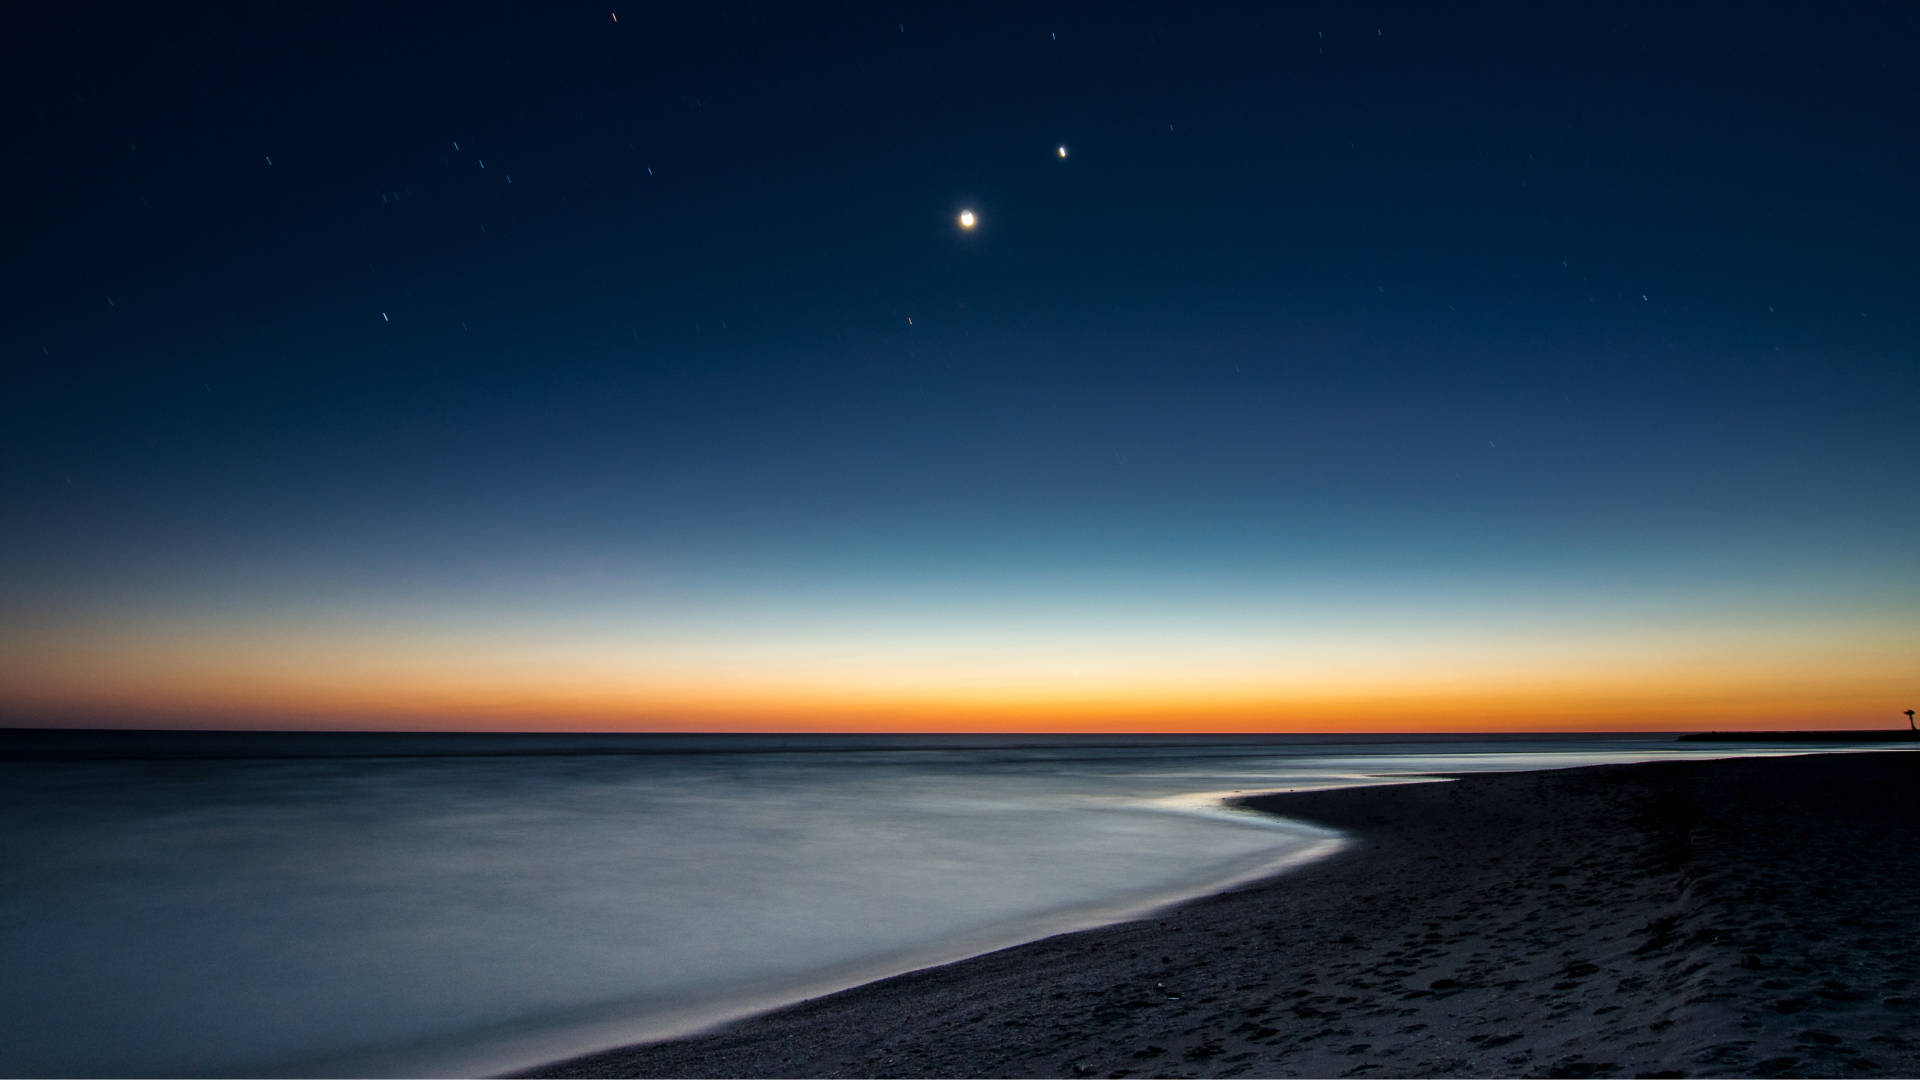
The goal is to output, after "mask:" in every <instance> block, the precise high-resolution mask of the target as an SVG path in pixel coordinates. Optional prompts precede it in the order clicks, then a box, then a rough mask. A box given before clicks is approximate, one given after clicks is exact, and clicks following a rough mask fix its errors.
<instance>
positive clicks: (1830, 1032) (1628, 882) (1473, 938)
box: [533, 752, 1920, 1076]
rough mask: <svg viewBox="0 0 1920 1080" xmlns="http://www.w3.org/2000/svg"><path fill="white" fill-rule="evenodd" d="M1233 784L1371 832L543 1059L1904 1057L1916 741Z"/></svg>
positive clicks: (1168, 1069) (1136, 1064)
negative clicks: (782, 997) (711, 1029)
mask: <svg viewBox="0 0 1920 1080" xmlns="http://www.w3.org/2000/svg"><path fill="white" fill-rule="evenodd" d="M1250 801H1251V803H1252V804H1253V805H1255V806H1258V807H1260V808H1262V809H1266V810H1270V811H1272V812H1275V813H1282V814H1286V815H1289V816H1293V817H1298V818H1304V819H1307V820H1311V821H1315V822H1320V823H1323V824H1327V825H1331V826H1334V827H1337V828H1340V829H1344V830H1348V831H1349V832H1350V833H1351V834H1353V835H1354V836H1355V837H1356V838H1357V839H1358V843H1357V844H1356V845H1355V846H1354V848H1353V849H1351V850H1350V851H1348V852H1347V853H1344V854H1342V855H1339V856H1336V857H1335V858H1333V859H1330V860H1328V861H1326V862H1324V863H1320V864H1316V865H1314V866H1310V867H1308V868H1306V869H1303V870H1300V871H1298V872H1295V873H1291V874H1287V875H1284V876H1281V877H1279V878H1275V879H1272V880H1270V881H1267V882H1263V883H1260V884H1257V885H1253V886H1249V887H1246V888H1243V889H1239V890H1235V891H1233V892H1230V893H1226V894H1222V895H1220V896H1215V897H1209V898H1206V899H1203V900H1198V901H1195V902H1192V903H1189V904H1185V905H1183V906H1181V907H1179V908H1176V909H1173V910H1171V911H1168V912H1166V913H1165V914H1163V915H1161V916H1159V917H1156V918H1153V919H1149V920H1145V921H1141V922H1136V923H1129V924H1124V925H1120V926H1112V927H1106V928H1102V929H1099V930H1093V931H1087V932H1083V933H1077V934H1068V935H1063V936H1060V937H1055V938H1050V939H1047V940H1045V941H1039V942H1034V943H1032V944H1029V945H1024V946H1020V947H1017V948H1013V949H1007V950H1003V951H1001V952H997V953H992V954H989V955H986V956H981V957H976V958H974V959H972V960H968V961H965V962H962V963H958V964H951V965H947V966H945V967H939V968H932V969H928V970H926V971H920V972H914V973H912V974H908V975H903V976H900V977H898V978H894V979H888V980H885V981H883V982H878V983H873V984H870V985H867V986H863V987H858V988H856V989H853V990H849V991H846V992H844V993H840V994H835V995H832V996H829V997H825V998H820V999H817V1000H814V1001H810V1002H805V1003H803V1004H800V1005H797V1006H794V1007H792V1008H788V1009H784V1010H781V1011H779V1012H775V1013H771V1014H768V1015H765V1016H761V1017H757V1018H754V1019H751V1020H747V1021H744V1022H742V1023H739V1024H737V1025H734V1026H732V1027H730V1028H727V1029H724V1030H722V1031H719V1032H715V1033H713V1034H709V1035H705V1036H701V1037H697V1038H691V1039H683V1040H677V1041H673V1042H667V1043H659V1044H654V1045H648V1046H640V1047H632V1048H627V1049H623V1050H615V1051H609V1052H607V1053H603V1054H596V1055H591V1056H588V1057H583V1058H578V1059H574V1060H572V1061H568V1062H562V1063H559V1064H555V1065H551V1066H548V1067H546V1068H544V1069H541V1070H538V1071H537V1072H536V1073H534V1074H533V1075H549V1076H620V1075H636V1076H703V1075H722V1076H761V1075H769V1076H864V1075H916V1076H917V1075H937V1076H1002V1075H1011V1076H1040V1075H1072V1076H1094V1075H1097V1076H1147V1075H1154V1076H1180V1075H1188V1076H1201V1075H1205V1076H1237V1075H1249V1076H1292V1075H1305V1076H1412V1075H1441V1076H1447V1075H1542V1076H1634V1075H1686V1076H1697V1075H1750V1076H1784V1075H1825V1076H1836V1075H1839V1076H1847V1075H1893V1076H1914V1075H1920V1025H1917V1024H1916V1021H1917V1020H1920V986H1917V985H1916V979H1920V755H1909V754H1905V753H1897V752H1895V753H1875V754H1847V755H1823V756H1809V757H1793V758H1769V759H1749V760H1733V761H1707V762H1672V763H1660V764H1651V765H1622V766H1603V767H1598V768H1587V769H1571V770H1564V771H1556V772H1536V773H1519V774H1508V775H1495V776H1473V777H1468V778H1465V779H1461V780H1458V781H1454V782H1449V783H1442V784H1419V785H1406V786H1396V787H1392V788H1367V789H1354V790H1347V791H1333V792H1311V793H1302V794H1297V795H1278V796H1266V797H1261V798H1258V799H1254V800H1250Z"/></svg>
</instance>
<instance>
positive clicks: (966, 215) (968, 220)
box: [960, 210, 974, 229]
mask: <svg viewBox="0 0 1920 1080" xmlns="http://www.w3.org/2000/svg"><path fill="white" fill-rule="evenodd" d="M973 223H974V217H973V211H971V210H962V211H960V227H961V228H963V229H971V228H973Z"/></svg>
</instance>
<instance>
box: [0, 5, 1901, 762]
mask: <svg viewBox="0 0 1920 1080" xmlns="http://www.w3.org/2000/svg"><path fill="white" fill-rule="evenodd" d="M1563 6H1564V5H1528V6H1525V7H1520V8H1516V9H1514V10H1506V11H1493V10H1490V9H1465V10H1447V9H1448V8H1450V7H1451V6H1450V5H1431V4H1410V5H1405V6H1395V5H1383V4H1342V5H1273V6H1271V7H1265V6H1259V8H1264V9H1256V6H1254V5H1248V6H1247V8H1246V9H1241V8H1238V7H1218V8H1205V7H1202V6H1199V5H1177V4H1167V5H1152V6H1141V7H1129V6H1123V5H1116V4H1106V3H1101V4H1086V5H1073V4H1019V5H1008V6H1005V7H987V6H979V7H971V6H970V7H960V6H939V7H920V6H873V7H838V6H833V7H830V6H825V5H818V4H777V5H770V6H767V7H764V8H761V7H753V6H742V5H732V4H729V5H724V6H722V5H703V4H687V5H650V6H634V7H632V8H628V7H625V6H623V5H620V4H612V5H611V6H608V5H607V4H603V5H601V6H588V5H583V4H526V5H497V4H488V3H479V4H462V5H457V6H455V5H445V6H440V5H395V6H386V5H370V4H369V5H346V4H334V5H327V6H325V7H323V8H313V9H307V8H301V7H298V6H293V7H290V6H286V5H262V6H259V7H235V8H217V9H216V8H204V9H202V8H197V7H185V6H165V5H154V6H151V7H141V8H138V9H135V10H115V9H113V8H90V7H78V6H64V8H63V9H62V10H51V9H50V10H48V11H42V12H38V13H36V14H34V15H33V16H31V18H30V19H29V21H27V22H22V23H17V24H15V25H14V26H13V27H12V28H11V29H10V33H9V36H10V37H11V38H12V41H11V43H10V45H9V46H8V50H9V52H11V53H12V54H13V55H12V56H11V57H10V58H9V61H8V63H7V65H6V68H7V74H6V75H5V76H4V77H5V78H7V79H8V80H9V81H11V82H13V83H14V85H12V86H10V87H8V91H7V94H6V100H7V102H8V119H7V122H6V125H5V128H4V130H5V135H6V154H5V160H6V162H7V168H6V170H5V177H4V180H3V181H0V183H4V184H5V185H6V188H7V192H6V194H7V205H8V206H9V208H10V212H9V213H8V215H7V218H8V226H7V240H6V243H5V245H4V248H3V249H0V258H4V260H5V263H4V267H5V282H6V289H5V300H4V307H3V308H0V311H3V312H4V318H0V357H4V362H5V370H6V382H5V388H6V389H5V393H4V394H0V423H3V425H4V428H3V430H0V485H4V500H5V502H4V505H5V507H6V512H5V513H4V514H3V515H0V717H3V718H4V720H5V722H10V723H15V724H41V723H54V724H152V725H167V726H180V725H189V726H250V725H267V726H296V727H493V728H499V727H507V728H513V727H529V728H573V729H585V728H620V727H630V728H639V729H646V728H687V727H692V728H719V729H750V728H802V729H860V728H888V729H897V730H915V729H936V728H972V729H987V730H1013V729H1093V730H1120V729H1135V730H1139V729H1147V730H1193V731H1204V730H1223V729H1242V728H1255V729H1273V730H1303V729H1304V730H1406V729H1413V728H1447V729H1476V728H1552V729H1568V728H1571V729H1602V728H1614V729H1620V728H1685V727H1709V726H1715V727H1728V726H1740V725H1752V726H1825V725H1832V726H1880V725H1887V724H1895V723H1901V722H1903V721H1904V717H1902V716H1900V715H1899V710H1901V709H1904V708H1907V707H1909V706H1910V705H1912V704H1914V702H1913V701H1912V700H1910V699H1911V698H1912V697H1914V696H1916V695H1920V480H1917V479H1916V477H1920V468H1917V466H1920V424H1917V423H1916V418H1915V412H1916V410H1915V406H1916V404H1920V349H1917V348H1916V342H1920V199H1917V198H1916V195H1917V194H1920V186H1917V185H1916V179H1920V168H1917V166H1920V137H1917V136H1920V123H1916V112H1915V105H1916V102H1920V75H1917V74H1916V72H1920V64H1916V63H1915V62H1914V56H1915V54H1916V45H1920V14H1917V13H1920V8H1915V7H1913V6H1910V5H1903V4H1892V3H1889V4H1885V5H1851V6H1849V5H1826V4H1823V5H1811V4H1810V5H1805V6H1804V7H1802V8H1801V9H1800V10H1798V11H1794V12H1781V11H1760V10H1756V9H1755V8H1754V7H1752V6H1749V5H1716V6H1709V7H1696V8H1692V9H1690V10H1688V11H1685V12H1676V11H1672V10H1667V9H1664V8H1662V7H1647V8H1644V9H1637V8H1629V7H1622V6H1619V5H1612V4H1608V5H1591V6H1588V7H1589V8H1590V10H1588V11H1586V12H1585V13H1577V14H1569V13H1567V12H1563V11H1560V10H1558V9H1559V8H1561V7H1563ZM52 7H56V8H58V7H62V6H57V5H56V6H52ZM34 20H38V21H34ZM1061 148H1064V149H1065V150H1066V154H1065V156H1064V157H1063V156H1062V155H1061V153H1060V150H1061ZM966 210H971V211H972V212H973V213H975V214H976V215H977V223H976V225H975V226H974V227H973V228H971V229H963V228H961V227H960V226H959V224H958V216H959V215H960V213H961V212H962V211H966Z"/></svg>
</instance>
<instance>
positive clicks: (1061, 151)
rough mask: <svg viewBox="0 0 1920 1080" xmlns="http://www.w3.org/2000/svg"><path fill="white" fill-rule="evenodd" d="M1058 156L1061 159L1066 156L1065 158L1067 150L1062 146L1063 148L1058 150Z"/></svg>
mask: <svg viewBox="0 0 1920 1080" xmlns="http://www.w3.org/2000/svg"><path fill="white" fill-rule="evenodd" d="M1060 156H1061V157H1066V156H1067V148H1066V147H1064V146H1063V147H1061V148H1060Z"/></svg>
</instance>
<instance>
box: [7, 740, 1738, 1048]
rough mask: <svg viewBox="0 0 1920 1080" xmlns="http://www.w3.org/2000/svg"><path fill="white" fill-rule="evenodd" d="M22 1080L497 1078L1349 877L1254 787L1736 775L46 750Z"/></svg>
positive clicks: (675, 749) (34, 826)
mask: <svg viewBox="0 0 1920 1080" xmlns="http://www.w3.org/2000/svg"><path fill="white" fill-rule="evenodd" d="M3 745H4V746H5V747H7V748H10V750H11V753H10V754H9V756H10V758H11V760H5V761H0V790H4V792H5V794H4V795H3V796H0V1073H4V1074H6V1075H21V1074H39V1075H75V1074H96V1075H99V1074H117V1075H178V1074H195V1075H209V1074H235V1073H255V1074H261V1073H264V1074H288V1073H302V1072H307V1073H326V1074H355V1073H390V1072H407V1073H413V1074H431V1073H444V1072H454V1073H471V1072H478V1071H488V1070H501V1069H506V1068H512V1067H516V1066H524V1065H530V1064H534V1063H537V1062H539V1061H541V1060H547V1059H551V1058H554V1057H558V1056H562V1055H565V1054H570V1053H576V1052H581V1051H585V1050H589V1049H596V1048H599V1047H602V1046H607V1045H612V1044H617V1043H621V1042H628V1041H633V1040H636V1039H640V1038H644V1037H651V1036H657V1035H661V1034H665V1033H669V1032H674V1031H684V1030H687V1029H689V1028H691V1027H695V1026H698V1025H701V1024H705V1023H711V1022H714V1021H715V1020H718V1019H721V1018H724V1017H727V1016H732V1015H738V1014H740V1013H741V1012H742V1011H746V1010H751V1009H755V1008H764V1007H768V1006H770V1005H774V1004H778V1003H781V1002H783V1001H788V1000H793V999H795V998H798V997H801V996H806V995H809V994H812V993H818V992H823V991H825V990H828V989H833V988H837V987H841V986H846V985H851V984H853V983H856V982H861V981H865V980H867V979H870V978H875V977H879V976H882V975H886V974H892V973H896V972H898V971H902V970H908V969H911V968H912V967H916V966H921V965H923V964H926V963H932V962H938V961H942V960H948V959H954V958H958V957H959V956H963V955H967V954H969V953H972V952H977V951H981V950H984V949H987V948H992V947H997V946H1001V945H1007V944H1012V943H1015V942H1018V941H1022V940H1028V939H1031V938H1033V937H1036V936H1041V935H1043V934H1046V933H1052V932H1057V931H1060V930H1065V929H1071V928H1074V927H1079V926H1086V925H1093V924H1096V923H1098V922H1102V921H1110V920H1112V919H1114V918H1121V917H1128V916H1132V915H1138V914H1140V913H1142V912H1143V911H1145V910H1148V909H1150V908H1151V907H1152V906H1154V905H1156V904H1161V903H1166V902H1170V901H1172V900H1177V899H1180V898H1183V897H1187V896H1191V895H1195V894H1197V893H1200V892H1204V891H1207V890H1209V889H1212V888H1218V887H1220V886H1221V885H1223V884H1225V883H1228V882H1231V881H1233V880H1236V879H1240V878H1244V877H1247V876H1250V875H1255V874H1259V873H1264V872H1268V871H1271V870H1272V869H1275V868H1277V867H1280V866H1284V865H1285V864H1286V863H1287V862H1288V861H1289V860H1294V861H1298V860H1301V859H1306V858H1311V857H1314V856H1315V855H1317V854H1321V853H1324V852H1326V851H1328V850H1331V848H1332V847H1333V846H1335V845H1337V843H1338V841H1337V839H1336V838H1334V837H1333V834H1330V833H1327V832H1324V831H1322V830H1319V829H1315V828H1311V827H1309V826H1306V825H1302V824H1297V823H1290V822H1286V821H1282V820H1278V819H1275V818H1270V817H1265V816H1261V815H1256V814H1252V813H1247V812H1241V811H1234V810H1228V809H1225V808H1223V807H1222V806H1221V805H1220V803H1219V800H1218V797H1217V796H1218V795H1220V794H1226V793H1232V792H1234V791H1259V790H1269V789H1287V788H1307V787H1325V786H1333V785H1344V784H1355V783H1369V782H1382V781H1386V780H1393V779H1405V778H1407V777H1409V776H1411V775H1414V774H1421V773H1431V772H1461V771H1477V770H1486V769H1523V768H1546V767H1557V766H1569V765H1581V764H1591V763H1598V762H1607V761H1627V760H1644V759H1648V758H1654V757H1660V756H1668V755H1678V754H1690V755H1694V756H1726V755H1727V754H1729V753H1734V752H1738V748H1731V749H1730V748H1728V747H1726V746H1716V747H1702V748H1699V749H1685V748H1682V747H1679V746H1676V745H1675V744H1673V743H1672V742H1671V741H1670V738H1668V737H1648V738H1627V739H1620V738H1613V739H1595V738H1566V739H1541V738H1528V739H1513V738H1504V739H1500V738H1495V739H1478V740H1471V739H1468V740H1463V739H1453V740H1423V741H1407V740H1379V739H1375V740H1368V741H1352V740H1349V741H1332V740H1329V739H1326V738H1320V739H1313V738H1304V737H1293V738H1284V737H1272V738H1266V739H1262V740H1257V741H1255V740H1242V741H1233V740H1230V739H1226V738H1198V737H1194V738H1163V737H1131V738H1129V737H1117V738H1078V739H1074V738H1059V737H1055V738H1033V737H1008V738H995V737H984V736H983V737H975V738H967V737H931V736H930V737H913V736H900V737H887V738H859V739H856V738H850V737H835V736H818V737H793V736H783V737H756V736H705V737H688V736H528V737H514V736H504V737H503V736H403V735H390V736H383V735H340V736H297V735H296V736H271V735H258V736H240V735H199V736H196V735H174V736H166V735H147V736H104V735H102V736H95V737H93V739H92V741H88V738H87V737H86V736H70V737H67V738H66V739H65V741H63V740H62V738H61V737H57V736H37V737H36V736H29V735H19V736H16V737H14V738H13V741H11V742H7V743H5V744H3Z"/></svg>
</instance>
